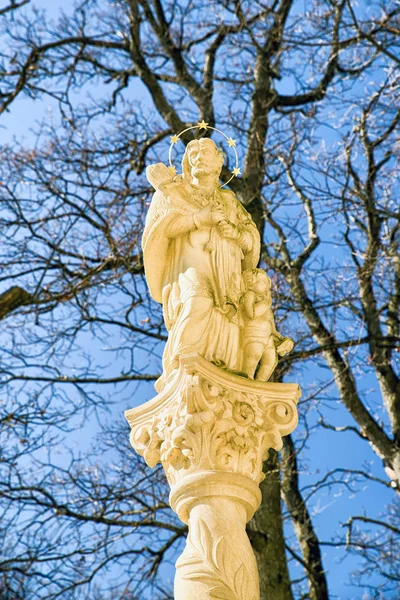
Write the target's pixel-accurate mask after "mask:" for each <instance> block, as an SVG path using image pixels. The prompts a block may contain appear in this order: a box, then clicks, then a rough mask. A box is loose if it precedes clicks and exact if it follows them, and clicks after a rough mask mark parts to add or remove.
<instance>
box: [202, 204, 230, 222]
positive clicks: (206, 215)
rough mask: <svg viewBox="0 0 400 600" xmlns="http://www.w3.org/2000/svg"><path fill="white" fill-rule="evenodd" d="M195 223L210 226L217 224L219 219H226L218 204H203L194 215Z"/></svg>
mask: <svg viewBox="0 0 400 600" xmlns="http://www.w3.org/2000/svg"><path fill="white" fill-rule="evenodd" d="M195 217H196V218H195V220H196V224H197V226H198V227H212V226H213V225H218V223H221V221H224V220H226V216H225V214H224V211H223V209H222V208H221V207H219V206H210V205H208V206H205V207H204V208H202V209H201V210H199V211H198V212H197V213H196V215H195Z"/></svg>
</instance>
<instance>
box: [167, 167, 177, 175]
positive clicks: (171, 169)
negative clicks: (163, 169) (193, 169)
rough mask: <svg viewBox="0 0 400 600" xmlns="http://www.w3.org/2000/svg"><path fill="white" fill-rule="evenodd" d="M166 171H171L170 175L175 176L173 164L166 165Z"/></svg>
mask: <svg viewBox="0 0 400 600" xmlns="http://www.w3.org/2000/svg"><path fill="white" fill-rule="evenodd" d="M168 171H169V172H170V173H171V175H172V176H173V177H175V175H176V169H175V167H173V166H171V167H168Z"/></svg>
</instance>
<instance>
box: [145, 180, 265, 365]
mask: <svg viewBox="0 0 400 600" xmlns="http://www.w3.org/2000/svg"><path fill="white" fill-rule="evenodd" d="M209 202H210V200H206V199H205V198H204V197H203V196H202V195H201V194H199V193H197V192H196V188H194V187H193V186H190V185H188V184H186V183H185V182H184V181H183V180H182V178H181V177H178V178H176V179H175V181H174V182H168V183H164V184H161V185H160V187H159V189H158V190H157V191H156V192H155V194H154V196H153V199H152V202H151V206H150V209H149V212H148V215H147V219H146V226H145V231H144V234H143V242H142V243H143V254H144V265H145V270H146V277H147V282H148V285H149V289H150V293H151V295H152V297H153V298H154V300H156V301H157V302H162V304H163V310H164V318H165V323H166V326H167V329H168V330H169V337H168V341H167V344H166V347H165V351H164V356H163V368H164V374H165V376H166V377H168V375H169V374H170V373H171V371H172V370H173V369H175V368H176V367H177V365H178V362H177V359H178V356H179V355H180V354H187V353H191V352H198V353H199V354H200V355H201V356H203V357H204V358H205V359H207V360H209V361H211V362H216V363H219V364H223V365H225V366H226V367H227V368H229V369H233V370H235V369H237V368H238V367H239V362H238V359H239V326H238V319H237V316H236V313H237V310H238V307H239V306H238V305H239V299H240V275H241V272H242V270H244V269H248V268H254V267H255V266H256V265H257V262H258V257H259V252H260V238H259V233H258V230H257V228H256V226H255V224H254V222H253V221H252V219H251V217H250V215H249V214H248V213H247V211H246V210H245V209H244V208H243V207H242V205H241V204H240V203H239V202H238V201H237V200H236V198H235V195H234V194H233V193H232V192H230V191H226V190H221V189H218V190H216V192H215V194H214V198H213V199H212V200H211V202H215V203H218V204H219V205H220V206H221V207H222V208H223V211H224V213H225V215H226V218H227V219H228V220H229V221H230V222H231V223H233V224H234V225H236V226H237V227H238V228H239V229H240V230H241V231H242V232H243V234H244V235H243V236H242V238H243V243H242V247H241V248H240V247H239V245H238V244H237V243H236V242H235V241H232V240H229V239H227V238H224V237H222V236H221V235H220V234H219V232H218V230H217V227H200V228H198V229H197V228H192V230H190V231H185V227H184V226H183V225H185V224H186V223H187V219H186V220H185V217H186V218H189V219H190V218H191V217H192V216H193V214H194V213H197V212H198V211H199V210H200V209H201V208H203V206H204V205H206V204H208V203H209ZM186 229H187V226H186Z"/></svg>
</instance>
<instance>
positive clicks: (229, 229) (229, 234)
mask: <svg viewBox="0 0 400 600" xmlns="http://www.w3.org/2000/svg"><path fill="white" fill-rule="evenodd" d="M218 232H219V234H220V235H221V236H222V237H224V238H226V239H228V240H235V241H237V240H238V239H239V237H240V231H239V229H238V228H237V227H236V226H235V225H233V223H231V222H230V221H226V220H225V221H221V223H219V224H218Z"/></svg>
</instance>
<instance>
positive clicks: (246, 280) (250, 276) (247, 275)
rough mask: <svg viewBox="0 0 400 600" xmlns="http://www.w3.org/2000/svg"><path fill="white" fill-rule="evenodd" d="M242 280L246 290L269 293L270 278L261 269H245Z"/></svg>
mask: <svg viewBox="0 0 400 600" xmlns="http://www.w3.org/2000/svg"><path fill="white" fill-rule="evenodd" d="M242 281H243V284H244V289H245V290H246V291H247V290H248V291H252V292H255V293H256V294H265V295H269V291H270V289H271V280H270V278H269V277H268V275H267V274H266V272H265V271H264V270H263V269H246V271H244V272H243V273H242Z"/></svg>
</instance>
